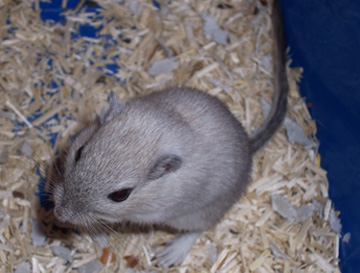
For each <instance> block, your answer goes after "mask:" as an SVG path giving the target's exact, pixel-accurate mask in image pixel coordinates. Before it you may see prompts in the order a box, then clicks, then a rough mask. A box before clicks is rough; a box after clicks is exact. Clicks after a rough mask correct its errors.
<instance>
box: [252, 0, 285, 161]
mask: <svg viewBox="0 0 360 273" xmlns="http://www.w3.org/2000/svg"><path fill="white" fill-rule="evenodd" d="M271 19H272V29H273V35H274V43H275V44H274V99H273V104H272V107H271V110H270V113H269V114H268V116H267V118H266V119H265V121H264V124H263V125H262V126H261V127H260V128H258V129H257V130H256V131H255V132H254V133H253V135H252V136H251V138H250V145H251V153H252V154H254V153H255V152H256V151H258V150H259V149H260V148H261V147H263V146H264V145H265V143H266V142H267V141H269V140H270V138H271V137H272V136H273V135H274V134H275V133H276V131H277V129H278V128H279V127H280V125H281V124H282V122H283V120H284V117H285V114H286V108H287V94H288V89H289V86H288V82H287V77H286V52H285V51H286V45H285V37H284V36H285V35H284V28H283V21H282V15H281V5H280V0H274V4H273V10H272V15H271Z"/></svg>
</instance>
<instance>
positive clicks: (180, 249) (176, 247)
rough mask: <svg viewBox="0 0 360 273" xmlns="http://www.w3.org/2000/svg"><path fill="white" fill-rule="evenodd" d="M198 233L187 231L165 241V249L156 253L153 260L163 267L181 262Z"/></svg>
mask: <svg viewBox="0 0 360 273" xmlns="http://www.w3.org/2000/svg"><path fill="white" fill-rule="evenodd" d="M200 234H201V233H199V232H188V233H184V234H182V235H180V236H179V237H177V238H175V239H174V240H171V241H168V242H166V243H165V245H166V247H165V249H164V250H162V251H160V252H159V253H157V254H156V256H155V260H157V263H158V264H159V265H160V266H162V267H165V268H168V267H170V266H176V265H179V264H181V263H182V261H183V260H184V259H185V257H186V255H187V254H188V253H189V251H190V249H191V247H192V246H193V244H194V242H195V241H196V239H197V238H198V237H199V236H200Z"/></svg>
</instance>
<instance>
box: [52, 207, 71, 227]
mask: <svg viewBox="0 0 360 273" xmlns="http://www.w3.org/2000/svg"><path fill="white" fill-rule="evenodd" d="M54 214H55V217H56V219H57V220H59V221H60V222H63V223H65V222H67V221H68V219H69V218H70V217H69V212H68V211H67V209H66V208H64V207H60V206H56V207H55V208H54Z"/></svg>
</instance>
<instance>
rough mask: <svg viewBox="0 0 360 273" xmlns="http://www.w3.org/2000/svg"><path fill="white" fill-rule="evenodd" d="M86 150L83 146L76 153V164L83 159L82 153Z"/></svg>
mask: <svg viewBox="0 0 360 273" xmlns="http://www.w3.org/2000/svg"><path fill="white" fill-rule="evenodd" d="M83 149H84V146H81V147H80V148H79V149H78V150H77V151H76V153H75V162H78V161H79V159H80V157H81V152H82V150H83Z"/></svg>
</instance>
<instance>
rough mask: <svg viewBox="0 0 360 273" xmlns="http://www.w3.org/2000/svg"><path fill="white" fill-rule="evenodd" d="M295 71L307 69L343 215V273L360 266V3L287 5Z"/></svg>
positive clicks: (326, 164) (337, 0)
mask: <svg viewBox="0 0 360 273" xmlns="http://www.w3.org/2000/svg"><path fill="white" fill-rule="evenodd" d="M281 2H282V7H283V18H284V24H285V33H286V39H287V42H288V45H289V46H290V48H291V50H290V54H291V57H292V59H293V66H302V67H303V68H304V74H303V79H302V81H301V84H300V91H301V94H302V95H303V96H305V97H306V101H307V102H311V103H312V108H311V109H310V111H311V114H312V117H313V119H315V120H316V121H317V127H318V134H317V137H318V138H319V140H320V154H321V156H322V164H321V165H322V167H323V168H324V169H325V170H327V171H328V179H329V184H330V198H331V199H332V201H333V203H334V206H335V209H336V210H340V211H341V215H340V218H341V222H342V225H343V228H342V233H343V234H345V233H347V232H350V234H351V239H350V242H349V243H342V244H341V247H340V257H341V263H340V265H341V269H342V272H343V273H359V272H360V269H358V268H359V263H360V236H359V234H360V212H359V210H360V145H359V141H360V66H359V62H360V51H359V49H360V31H359V29H360V1H358V0H332V1H325V0H322V1H320V0H318V1H316V0H297V1H284V0H283V1H281Z"/></svg>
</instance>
